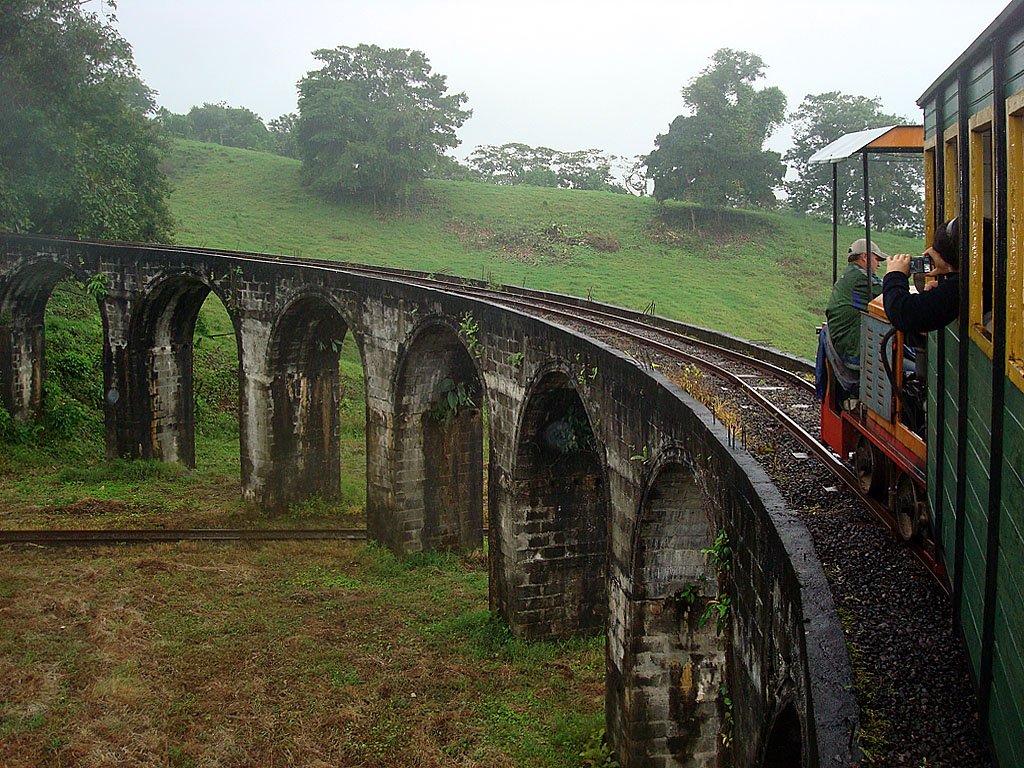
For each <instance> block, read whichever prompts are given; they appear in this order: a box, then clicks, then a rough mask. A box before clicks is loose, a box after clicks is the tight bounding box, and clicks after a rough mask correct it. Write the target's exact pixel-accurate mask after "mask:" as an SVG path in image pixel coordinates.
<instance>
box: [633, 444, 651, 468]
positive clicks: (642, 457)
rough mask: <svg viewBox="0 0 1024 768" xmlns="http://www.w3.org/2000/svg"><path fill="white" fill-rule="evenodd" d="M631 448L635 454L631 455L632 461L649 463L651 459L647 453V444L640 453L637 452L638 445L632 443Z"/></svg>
mask: <svg viewBox="0 0 1024 768" xmlns="http://www.w3.org/2000/svg"><path fill="white" fill-rule="evenodd" d="M630 448H631V449H632V450H631V453H632V454H633V455H631V456H630V457H629V460H630V461H639V462H640V463H641V464H647V462H648V461H650V456H648V455H647V446H646V445H645V446H644V448H643V450H642V451H640V452H639V453H637V452H636V446H633V445H631V446H630Z"/></svg>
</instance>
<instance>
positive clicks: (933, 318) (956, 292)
mask: <svg viewBox="0 0 1024 768" xmlns="http://www.w3.org/2000/svg"><path fill="white" fill-rule="evenodd" d="M882 296H883V297H884V298H883V299H882V300H883V301H884V302H885V314H886V315H887V316H888V318H889V322H890V323H892V324H893V327H894V328H896V330H898V331H903V332H904V333H927V332H928V331H937V330H938V329H939V328H943V327H945V326H946V325H949V323H951V322H953V321H954V320H956V318H957V317H958V316H959V314H960V275H959V273H957V272H953V273H952V274H949V275H944V276H942V277H940V278H939V284H938V285H936V286H935V287H934V288H932V289H931V290H930V291H922V292H921V293H916V294H915V293H911V292H910V280H909V278H908V277H907V276H906V275H904V274H903V273H902V272H887V273H886V275H885V279H884V280H883V281H882Z"/></svg>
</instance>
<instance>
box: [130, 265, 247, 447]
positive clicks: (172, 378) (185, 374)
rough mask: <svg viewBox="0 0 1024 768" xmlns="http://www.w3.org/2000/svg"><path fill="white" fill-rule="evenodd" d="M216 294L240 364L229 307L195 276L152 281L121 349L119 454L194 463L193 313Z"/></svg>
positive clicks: (237, 337) (235, 323) (234, 319)
mask: <svg viewBox="0 0 1024 768" xmlns="http://www.w3.org/2000/svg"><path fill="white" fill-rule="evenodd" d="M211 292H216V293H217V295H218V298H220V300H221V302H222V303H223V304H224V306H225V308H226V309H227V311H228V315H229V316H230V317H231V324H232V327H233V328H234V331H235V343H236V346H237V349H238V357H239V361H240V362H241V358H242V346H241V342H240V335H239V327H238V318H237V317H236V315H235V313H234V312H233V311H232V309H231V307H232V303H231V302H230V301H229V300H226V299H225V297H224V296H223V295H221V294H220V293H219V291H216V289H215V287H213V286H211V285H210V283H209V282H207V280H206V279H205V278H204V277H203V276H202V275H200V274H198V273H193V272H182V273H177V274H173V275H170V276H161V277H160V278H158V279H156V280H154V281H153V282H152V283H151V284H150V286H149V288H148V290H147V292H146V294H145V296H144V297H142V299H141V300H140V302H139V304H138V306H137V307H136V308H135V311H134V312H133V314H132V318H131V321H130V325H129V333H128V343H127V346H126V347H125V348H124V349H123V350H122V354H124V355H125V360H124V366H123V368H124V370H125V371H126V372H127V387H126V389H127V396H128V409H127V414H128V415H129V416H128V419H126V420H125V422H124V423H122V424H121V425H119V429H123V430H125V431H126V432H127V434H126V435H123V436H120V439H119V440H118V444H119V445H121V446H122V451H124V452H127V453H128V455H130V456H133V457H135V458H143V459H159V460H161V461H169V462H179V463H181V464H184V465H185V466H188V467H194V466H195V463H196V447H195V402H194V399H193V379H192V363H193V357H194V350H193V337H194V335H195V328H196V320H197V319H198V317H199V310H200V309H201V308H202V306H203V303H204V302H205V301H206V299H207V297H208V296H209V295H210V293H211Z"/></svg>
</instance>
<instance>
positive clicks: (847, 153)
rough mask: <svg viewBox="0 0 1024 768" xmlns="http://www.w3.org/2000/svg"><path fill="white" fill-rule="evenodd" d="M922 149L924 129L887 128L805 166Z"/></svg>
mask: <svg viewBox="0 0 1024 768" xmlns="http://www.w3.org/2000/svg"><path fill="white" fill-rule="evenodd" d="M1021 2H1024V0H1021ZM923 148H924V127H923V126H920V125H887V126H885V127H884V128H868V129H867V130H866V131H856V132H855V133H848V134H846V135H845V136H840V137H839V138H838V139H836V140H835V141H833V142H832V143H831V144H829V145H827V146H824V147H822V148H821V149H819V150H818V151H817V152H815V153H814V154H813V155H811V156H810V157H809V158H808V159H807V162H808V163H838V162H839V161H840V160H845V159H846V158H848V157H852V156H853V155H856V154H859V153H861V152H870V153H875V152H892V153H897V152H921V151H923Z"/></svg>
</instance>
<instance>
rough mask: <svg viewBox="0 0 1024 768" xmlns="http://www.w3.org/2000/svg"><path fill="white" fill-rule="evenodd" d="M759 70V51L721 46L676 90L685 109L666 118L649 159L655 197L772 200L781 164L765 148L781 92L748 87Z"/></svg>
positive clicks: (781, 111) (780, 107) (780, 114)
mask: <svg viewBox="0 0 1024 768" xmlns="http://www.w3.org/2000/svg"><path fill="white" fill-rule="evenodd" d="M764 71H765V64H764V62H763V61H762V60H761V58H760V57H759V56H756V55H755V54H752V53H747V52H745V51H735V50H732V49H730V48H721V49H719V50H718V51H716V52H715V54H714V56H712V58H711V64H710V65H709V66H708V67H707V68H705V69H704V70H703V71H702V72H701V73H700V75H698V76H697V77H695V78H694V79H693V80H691V81H690V82H689V84H688V85H687V86H686V87H684V88H683V89H682V96H683V101H684V102H685V104H686V107H687V108H688V110H689V114H685V115H679V116H678V117H676V118H675V120H673V121H672V123H671V124H670V125H669V130H668V133H664V134H661V135H659V136H658V137H657V139H656V140H655V146H656V148H655V150H654V151H653V152H651V154H650V155H648V157H647V168H648V173H649V174H650V176H651V178H653V179H654V196H655V197H656V198H657V199H659V200H665V199H667V198H674V199H679V200H690V201H693V202H697V203H701V204H704V205H712V206H716V205H752V206H771V205H774V204H775V192H774V190H775V189H776V188H777V187H778V186H779V185H780V184H781V182H782V177H783V175H784V173H785V166H783V165H782V163H781V158H780V156H779V154H778V153H777V152H770V151H766V150H764V149H763V147H764V142H765V140H766V139H767V138H768V137H769V136H770V135H771V134H772V133H773V132H774V131H775V129H776V128H777V127H778V126H779V124H780V123H781V122H782V120H783V118H784V116H785V111H786V97H785V96H784V95H783V93H782V91H781V90H779V89H778V88H775V87H771V88H767V87H766V88H762V89H760V90H757V89H755V88H754V84H755V83H756V82H757V81H759V80H760V79H761V78H762V77H763V76H764Z"/></svg>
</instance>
